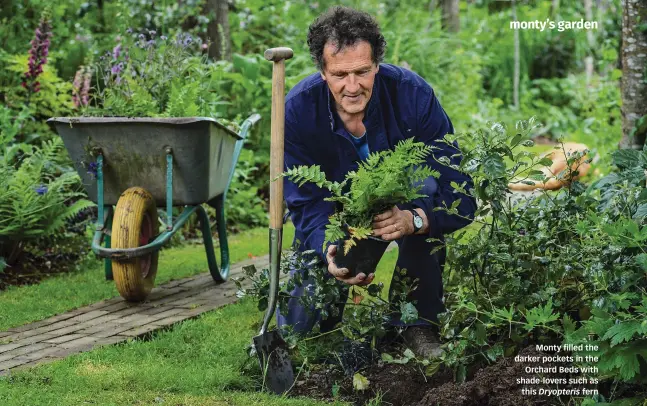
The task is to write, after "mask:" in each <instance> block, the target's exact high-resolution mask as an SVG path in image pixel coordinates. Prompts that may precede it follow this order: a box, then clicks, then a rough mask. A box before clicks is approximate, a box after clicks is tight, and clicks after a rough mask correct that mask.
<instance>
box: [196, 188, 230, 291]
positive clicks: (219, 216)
mask: <svg viewBox="0 0 647 406" xmlns="http://www.w3.org/2000/svg"><path fill="white" fill-rule="evenodd" d="M224 202H225V197H224V195H220V196H217V197H216V198H214V199H213V200H211V201H209V202H208V204H209V205H210V206H211V207H213V208H214V209H215V210H216V224H217V227H218V242H219V243H220V267H221V269H220V270H218V263H217V262H216V257H215V252H214V249H213V239H212V238H211V225H210V224H209V216H207V213H206V211H205V210H204V208H202V206H200V208H199V210H198V216H199V217H200V224H201V226H202V238H203V240H204V247H205V249H206V251H207V261H208V262H209V272H211V277H213V280H214V281H216V282H225V281H226V280H227V278H228V277H229V246H228V245H227V223H226V222H225V204H224Z"/></svg>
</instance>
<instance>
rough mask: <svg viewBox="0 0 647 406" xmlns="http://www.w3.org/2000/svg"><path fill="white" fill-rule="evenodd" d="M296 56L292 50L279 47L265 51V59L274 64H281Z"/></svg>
mask: <svg viewBox="0 0 647 406" xmlns="http://www.w3.org/2000/svg"><path fill="white" fill-rule="evenodd" d="M293 55H294V52H292V50H291V49H290V48H285V47H278V48H270V49H268V50H267V51H265V55H264V56H265V59H267V60H268V61H272V62H279V61H281V60H285V59H290V58H292V56H293Z"/></svg>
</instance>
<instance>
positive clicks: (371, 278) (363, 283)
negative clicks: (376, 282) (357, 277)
mask: <svg viewBox="0 0 647 406" xmlns="http://www.w3.org/2000/svg"><path fill="white" fill-rule="evenodd" d="M373 279H375V274H374V273H370V274H368V278H366V279H365V280H364V282H360V283H358V285H360V286H366V285H370V284H371V283H372V282H373Z"/></svg>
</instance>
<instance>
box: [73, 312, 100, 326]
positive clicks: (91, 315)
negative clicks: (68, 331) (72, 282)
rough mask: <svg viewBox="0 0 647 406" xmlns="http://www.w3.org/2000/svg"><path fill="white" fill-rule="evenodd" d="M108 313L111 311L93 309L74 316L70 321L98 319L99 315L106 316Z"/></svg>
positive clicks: (80, 321)
mask: <svg viewBox="0 0 647 406" xmlns="http://www.w3.org/2000/svg"><path fill="white" fill-rule="evenodd" d="M108 313H109V312H107V311H105V310H92V311H89V312H87V313H83V314H80V315H78V316H74V317H72V318H71V319H70V321H76V322H79V323H82V322H84V321H88V320H92V319H96V318H97V317H100V316H104V315H106V314H108Z"/></svg>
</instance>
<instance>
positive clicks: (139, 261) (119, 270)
mask: <svg viewBox="0 0 647 406" xmlns="http://www.w3.org/2000/svg"><path fill="white" fill-rule="evenodd" d="M156 234H157V207H156V206H155V200H154V199H153V196H151V194H150V193H149V192H148V191H146V190H145V189H142V188H140V187H131V188H129V189H127V190H126V191H125V192H123V193H122V194H121V197H119V201H118V202H117V207H116V208H115V214H114V216H113V219H112V241H111V242H112V247H113V248H137V247H141V246H143V245H146V244H148V243H149V242H150V241H152V240H153V239H154V238H155V235H156ZM158 258H159V251H155V252H153V253H151V254H148V255H144V256H141V257H136V258H132V259H123V260H122V259H113V261H112V273H113V278H114V280H115V283H116V284H117V290H118V291H119V294H120V295H121V296H122V297H123V298H124V299H126V300H127V301H129V302H141V301H143V300H144V299H146V297H147V296H148V294H149V293H150V291H151V290H152V289H153V285H154V284H155V275H157V260H158Z"/></svg>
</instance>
